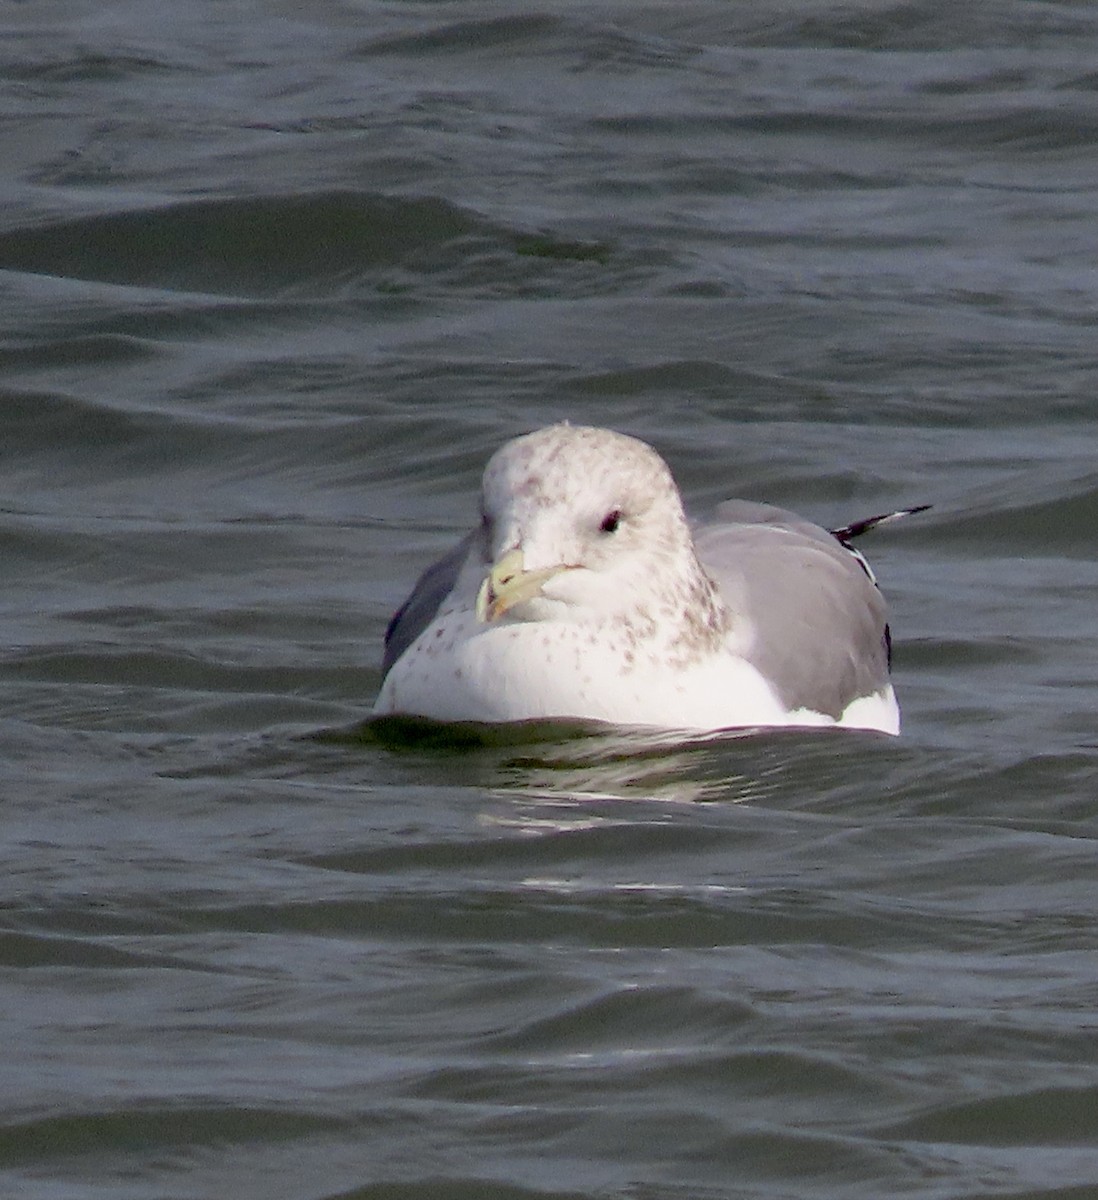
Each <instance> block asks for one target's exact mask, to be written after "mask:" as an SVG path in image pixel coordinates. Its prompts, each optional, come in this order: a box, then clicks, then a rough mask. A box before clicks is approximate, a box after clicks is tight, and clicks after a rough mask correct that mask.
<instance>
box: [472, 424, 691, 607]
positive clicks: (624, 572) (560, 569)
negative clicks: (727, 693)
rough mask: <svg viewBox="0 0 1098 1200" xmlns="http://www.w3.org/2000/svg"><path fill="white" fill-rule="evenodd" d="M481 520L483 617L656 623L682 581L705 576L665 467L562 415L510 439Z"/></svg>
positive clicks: (487, 483)
mask: <svg viewBox="0 0 1098 1200" xmlns="http://www.w3.org/2000/svg"><path fill="white" fill-rule="evenodd" d="M481 517H482V523H481V537H482V546H483V562H484V565H485V574H484V577H483V581H482V582H481V584H480V590H479V592H478V594H477V600H476V611H477V615H478V617H479V618H480V619H481V620H482V621H485V622H494V621H498V620H501V619H503V618H508V619H511V620H519V621H539V620H570V621H598V620H617V621H626V622H633V623H635V622H636V621H644V622H645V623H651V624H654V623H655V622H658V621H660V620H667V619H668V617H669V616H672V614H673V611H674V610H675V609H676V608H678V610H679V611H681V609H682V604H683V601H684V600H687V601H688V600H689V597H688V596H682V595H680V594H679V593H680V592H681V591H682V590H683V589H682V582H681V581H682V580H683V579H684V578H685V579H687V580H699V578H700V580H704V582H705V583H708V580H705V578H704V574H703V572H702V570H701V567H700V565H699V564H698V562H697V558H696V556H695V554H694V547H693V542H692V540H691V537H690V531H689V527H688V525H687V522H686V517H685V514H684V513H683V507H682V500H681V498H680V496H679V492H678V488H677V487H676V486H675V482H674V480H673V479H672V477H671V472H670V471H669V469H668V467H667V464H666V463H664V461H663V459H662V458H660V456H659V455H658V454H657V453H656V452H655V451H654V450H653V449H652V448H651V447H650V446H648V445H646V444H645V443H644V442H641V441H638V440H637V439H636V438H631V437H628V436H626V435H625V434H620V433H615V432H612V431H610V430H607V429H596V428H591V427H588V426H582V425H568V424H562V425H552V426H549V427H547V428H545V429H539V430H537V431H536V432H534V433H529V434H526V435H525V436H523V437H519V438H515V439H514V440H513V441H511V442H508V443H507V444H506V445H504V446H502V447H501V448H500V449H499V450H498V451H497V452H496V453H495V454H494V455H493V456H492V458H491V459H490V460H489V462H488V466H487V467H486V468H485V471H484V481H483V486H482V491H481ZM674 581H678V582H674Z"/></svg>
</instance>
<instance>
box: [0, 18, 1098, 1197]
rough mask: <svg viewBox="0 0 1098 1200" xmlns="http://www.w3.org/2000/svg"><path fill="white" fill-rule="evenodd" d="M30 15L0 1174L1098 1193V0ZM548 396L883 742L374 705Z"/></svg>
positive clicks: (5, 67) (776, 1190) (7, 108)
mask: <svg viewBox="0 0 1098 1200" xmlns="http://www.w3.org/2000/svg"><path fill="white" fill-rule="evenodd" d="M9 8H10V10H11V11H10V12H8V13H6V24H5V29H4V33H3V36H2V37H0V66H2V70H0V113H2V116H3V129H4V135H3V138H4V155H3V166H2V167H0V196H2V199H3V205H2V208H0V367H2V378H0V406H2V412H3V417H4V425H3V429H4V436H3V441H2V443H0V560H2V562H3V566H4V572H3V578H4V586H3V589H2V591H0V605H2V613H3V629H4V638H3V642H2V645H0V796H2V798H3V812H4V823H3V830H4V836H3V837H2V838H0V1029H2V1031H3V1037H4V1045H5V1047H6V1051H5V1054H4V1055H3V1060H2V1062H0V1083H2V1089H0V1092H2V1096H3V1102H2V1104H0V1193H2V1194H3V1195H4V1196H12V1197H20V1198H22V1197H27V1198H33V1200H86V1198H94V1197H103V1198H106V1197H110V1198H111V1200H148V1198H149V1197H157V1198H160V1197H163V1198H172V1200H198V1198H207V1197H223V1196H234V1197H237V1198H238V1200H251V1198H255V1200H321V1198H329V1200H335V1198H336V1197H340V1198H344V1200H348V1198H351V1197H354V1198H355V1200H412V1198H413V1197H420V1196H430V1197H432V1200H434V1198H436V1197H437V1198H440V1200H566V1198H567V1200H579V1198H587V1197H590V1198H603V1200H609V1198H620V1200H687V1198H689V1200H708V1198H713V1200H716V1198H720V1200H793V1198H796V1200H880V1198H881V1197H916V1198H918V1200H955V1198H960V1197H966V1198H969V1197H971V1198H977V1197H978V1198H981V1200H982V1198H992V1197H1010V1198H1012V1200H1084V1198H1087V1197H1091V1196H1093V1195H1094V1194H1096V1192H1098V1134H1096V1132H1095V1130H1096V1126H1095V1122H1094V1119H1093V1114H1094V1112H1095V1107H1096V1103H1098V974H1096V969H1095V963H1096V961H1098V958H1096V951H1098V911H1096V909H1098V906H1096V901H1095V896H1096V894H1098V889H1096V886H1095V885H1096V882H1098V846H1096V839H1098V800H1096V787H1095V784H1096V781H1098V735H1096V731H1095V718H1094V713H1095V712H1096V711H1098V686H1096V680H1098V646H1096V640H1095V637H1094V630H1095V618H1094V611H1095V610H1094V596H1095V594H1096V588H1098V565H1096V562H1095V554H1094V528H1095V524H1096V518H1098V465H1096V462H1095V455H1094V447H1095V445H1096V444H1098V441H1096V439H1098V418H1096V413H1095V404H1094V395H1095V390H1096V384H1098V359H1096V356H1095V349H1094V346H1095V327H1096V318H1095V313H1096V312H1098V282H1096V281H1098V273H1096V271H1095V266H1096V263H1098V235H1096V233H1095V231H1096V229H1098V221H1096V215H1098V214H1096V211H1095V196H1096V194H1098V166H1096V163H1098V158H1096V155H1095V145H1096V140H1098V99H1096V98H1098V73H1096V70H1095V66H1094V61H1095V58H1094V47H1095V45H1096V44H1098V9H1094V8H1093V7H1092V6H1087V5H1071V4H1034V3H1028V2H1025V0H997V2H996V3H990V0H980V2H977V3H974V4H969V5H966V6H958V5H956V4H952V3H944V2H943V0H913V2H911V3H905V4H870V3H854V4H846V3H844V4H839V3H833V2H831V0H812V2H811V3H807V4H806V3H802V2H797V3H793V2H790V0H763V2H762V3H761V4H755V5H751V6H735V5H733V6H730V5H727V4H723V3H719V2H717V0H684V2H682V3H678V4H675V5H665V6H655V7H653V6H648V7H644V6H641V7H638V6H636V5H625V4H619V3H615V2H613V0H605V2H603V0H594V2H593V3H588V4H586V5H584V6H575V5H560V6H549V7H547V8H544V9H542V10H522V11H519V10H515V9H509V8H507V6H501V5H498V4H492V3H487V2H484V0H479V2H478V0H454V2H453V3H450V4H448V5H441V6H440V5H435V4H429V3H410V4H399V5H395V4H390V5H369V4H362V3H358V2H357V0H331V2H330V3H324V4H321V5H318V6H313V7H312V8H306V7H303V6H300V5H292V4H288V3H284V2H282V0H244V2H243V3H240V4H233V5H223V4H216V3H212V2H210V0H198V2H196V3H193V4H186V5H168V6H165V5H160V4H154V3H150V0H122V2H120V3H117V4H112V5H107V6H104V5H102V4H91V3H88V0H38V2H37V3H35V4H34V5H12V6H9ZM561 418H569V419H572V420H576V421H588V422H593V423H598V424H605V425H610V426H613V427H616V428H619V429H623V430H625V431H628V432H631V433H634V434H637V435H639V436H641V437H645V438H647V439H649V440H651V441H652V442H653V443H655V444H656V445H657V446H658V448H659V449H660V450H661V451H662V452H663V453H664V454H665V455H666V457H667V458H668V460H669V462H670V463H671V464H672V466H673V468H674V470H675V472H676V475H677V476H678V478H679V479H680V481H681V483H682V486H683V490H684V492H685V494H686V496H687V498H688V501H689V502H690V504H691V506H692V507H693V508H695V510H697V511H699V512H700V511H704V510H705V509H706V508H707V507H708V506H710V505H712V504H715V503H716V502H718V501H719V500H721V499H724V498H726V497H728V496H744V497H749V498H753V499H758V500H766V501H771V502H776V503H779V504H785V505H788V506H790V507H793V508H796V509H797V510H798V511H801V512H803V513H805V514H806V515H809V516H811V517H813V518H814V519H816V520H818V521H820V522H822V523H825V524H831V525H839V524H843V523H845V522H847V521H850V520H853V519H856V518H858V517H861V516H865V515H868V514H870V513H875V512H880V511H885V510H887V509H889V508H893V507H898V506H901V505H909V504H919V503H930V504H933V505H934V507H933V509H932V511H931V512H930V513H928V514H926V515H924V516H921V517H919V518H918V519H913V520H912V521H910V522H908V523H906V524H905V525H902V526H897V527H893V528H890V529H888V530H882V531H879V532H878V533H877V534H876V535H875V537H874V539H873V541H872V544H867V546H866V550H867V552H868V553H869V555H870V557H871V558H872V561H873V564H874V566H875V568H876V570H877V574H878V576H879V577H880V579H881V581H882V584H883V586H884V588H885V590H886V592H887V593H888V596H889V599H890V603H891V606H892V616H893V629H894V634H895V644H896V686H897V692H898V694H899V696H900V700H901V704H902V706H903V708H904V714H905V726H906V728H905V736H904V737H903V738H902V739H899V740H897V741H893V740H891V739H882V738H878V737H875V736H861V735H850V736H826V735H821V734H820V733H801V732H795V731H792V732H791V731H784V732H776V733H770V734H765V735H761V736H755V737H743V736H728V737H723V738H702V739H697V740H695V741H693V742H682V741H677V740H673V739H670V738H662V739H661V738H657V739H644V738H640V737H637V736H630V735H628V734H626V733H625V732H621V733H620V734H619V733H614V732H605V733H601V734H598V735H595V736H585V737H577V736H573V734H572V733H571V732H569V731H566V730H560V729H558V730H555V731H554V730H543V731H542V734H541V737H540V738H538V739H527V740H525V741H524V740H522V739H519V738H514V737H499V738H489V739H483V738H482V739H480V740H479V741H478V740H476V739H470V738H451V739H449V740H448V739H447V738H444V737H442V738H440V737H420V738H418V739H415V738H394V737H392V736H388V735H386V734H385V731H384V730H381V731H379V730H371V729H363V728H362V726H361V722H362V721H363V718H364V717H365V716H366V714H367V713H368V711H369V706H370V703H371V701H372V698H373V696H374V694H375V692H376V690H377V687H378V684H379V670H378V662H379V658H380V653H379V651H380V640H381V635H382V631H383V629H384V626H385V622H386V620H387V619H388V616H389V614H390V612H391V611H392V609H393V608H394V606H395V605H396V604H397V603H399V601H400V599H401V598H402V597H403V595H404V593H405V591H406V589H407V587H408V586H409V584H410V582H411V581H412V580H413V579H414V578H415V576H416V575H417V574H418V572H419V570H420V569H421V568H422V567H423V565H424V564H425V563H426V562H427V561H428V560H429V559H430V558H431V556H432V555H436V554H438V553H439V552H440V551H441V550H442V549H444V548H445V547H446V546H447V545H448V544H449V543H450V542H451V540H452V539H453V538H454V536H455V535H456V534H457V532H458V531H460V530H462V529H463V528H464V527H465V526H466V525H467V524H468V522H469V521H471V520H472V519H474V514H475V488H476V484H477V479H478V476H479V472H480V469H481V467H482V465H483V462H484V460H485V458H486V457H487V455H488V454H489V453H490V452H491V451H492V450H493V449H494V448H495V447H496V446H497V445H498V444H499V443H500V442H501V441H503V440H504V439H505V438H507V437H509V436H511V435H513V434H515V433H518V432H521V431H524V430H527V429H529V428H531V427H533V426H536V425H539V424H543V423H545V422H548V421H551V420H557V419H561ZM390 733H391V731H390Z"/></svg>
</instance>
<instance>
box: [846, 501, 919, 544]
mask: <svg viewBox="0 0 1098 1200" xmlns="http://www.w3.org/2000/svg"><path fill="white" fill-rule="evenodd" d="M931 507H933V506H932V505H930V504H916V505H914V506H913V507H912V508H898V509H897V510H896V511H895V512H889V513H881V514H880V515H879V516H876V517H866V518H865V520H864V521H854V522H853V523H852V524H850V525H844V526H843V527H842V528H841V529H832V530H831V536H832V537H834V538H838V539H839V541H840V542H842V544H843V545H844V546H845V545H846V544H847V543H848V542H850V541H852V540H853V539H854V538H856V537H861V536H862V534H863V533H868V532H869V531H870V530H871V529H876V528H877V526H878V525H887V524H888V523H889V522H890V521H898V520H900V518H901V517H911V516H914V515H915V513H921V512H926V511H927V509H928V508H931Z"/></svg>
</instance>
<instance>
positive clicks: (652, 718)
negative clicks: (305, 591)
mask: <svg viewBox="0 0 1098 1200" xmlns="http://www.w3.org/2000/svg"><path fill="white" fill-rule="evenodd" d="M374 712H375V714H377V715H379V716H388V715H407V716H420V717H429V718H431V719H433V720H437V721H490V722H497V721H523V720H536V719H554V718H578V719H585V720H596V721H607V722H611V723H613V724H616V725H642V726H654V727H659V728H662V729H684V730H714V729H734V728H740V729H742V728H757V727H767V726H824V725H831V726H841V727H844V728H847V729H874V730H879V731H880V732H882V733H891V734H895V733H899V730H900V713H899V708H898V706H897V704H896V697H895V695H894V694H893V691H892V688H891V686H886V687H885V688H884V690H883V691H880V692H876V693H874V694H872V695H868V696H862V697H859V698H858V699H856V700H854V701H853V702H852V703H851V704H850V705H848V707H847V708H846V710H845V711H844V712H843V713H842V714H841V715H840V716H839V717H838V718H837V719H836V718H834V717H832V716H828V715H827V714H825V713H821V712H816V711H813V710H812V709H810V708H798V709H793V710H790V709H788V708H786V707H784V706H783V705H782V704H781V702H780V701H779V700H778V698H777V696H776V695H775V693H774V691H773V689H772V688H771V687H770V685H769V684H768V683H767V681H766V679H765V678H764V677H763V676H762V675H761V674H760V673H759V672H758V671H757V670H756V669H755V667H753V666H752V665H751V664H750V663H748V662H747V661H745V660H744V659H743V658H740V657H738V656H737V655H735V654H733V653H732V652H731V651H729V652H726V653H725V654H722V655H718V656H714V657H709V658H707V659H706V660H704V662H701V663H697V664H694V665H692V666H685V667H680V668H678V669H671V668H669V667H668V666H666V665H664V664H663V663H662V662H659V661H655V660H648V659H643V658H639V659H638V660H637V661H636V662H634V663H629V664H627V663H626V662H625V660H624V659H623V658H622V656H621V654H620V652H618V651H615V650H614V649H608V648H607V647H606V646H605V643H604V642H602V641H600V640H599V639H597V638H596V636H595V634H594V630H593V628H592V627H591V626H585V625H583V624H579V623H574V624H573V623H567V622H556V621H554V622H523V621H501V622H498V623H493V624H483V623H481V622H479V621H477V620H476V618H475V617H474V616H473V615H472V614H459V613H450V614H449V615H448V616H446V617H445V618H444V619H443V620H441V621H439V620H436V622H435V624H433V625H431V626H428V628H427V629H426V630H424V632H423V633H422V634H421V635H420V636H419V638H417V639H416V641H415V642H414V643H413V644H412V645H411V646H409V648H408V649H407V650H406V651H405V653H404V654H403V655H402V656H401V657H400V658H399V659H398V660H397V662H396V663H394V665H393V667H392V668H391V670H390V671H389V674H388V675H387V676H386V678H385V682H384V684H383V685H382V688H381V692H380V694H379V695H378V698H377V702H376V704H375V706H374Z"/></svg>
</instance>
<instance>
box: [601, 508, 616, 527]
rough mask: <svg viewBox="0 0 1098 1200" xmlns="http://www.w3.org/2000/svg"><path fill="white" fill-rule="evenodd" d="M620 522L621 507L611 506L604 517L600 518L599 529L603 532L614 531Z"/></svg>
mask: <svg viewBox="0 0 1098 1200" xmlns="http://www.w3.org/2000/svg"><path fill="white" fill-rule="evenodd" d="M620 524H621V509H620V508H612V509H611V510H610V511H609V512H608V513H607V514H606V516H605V517H603V518H602V524H601V525H600V526H599V529H601V530H602V532H603V533H616V532H617V528H618V526H619V525H620Z"/></svg>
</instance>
